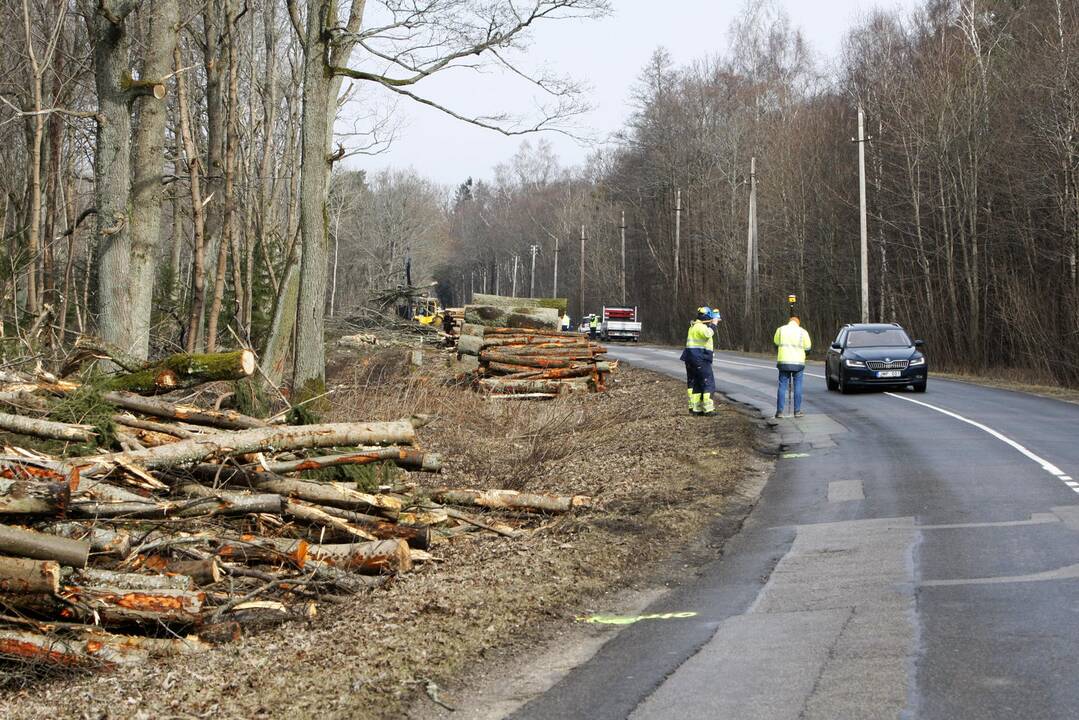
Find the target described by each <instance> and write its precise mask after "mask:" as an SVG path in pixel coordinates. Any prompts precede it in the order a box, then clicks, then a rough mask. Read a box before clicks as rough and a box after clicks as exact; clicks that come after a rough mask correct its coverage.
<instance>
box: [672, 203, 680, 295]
mask: <svg viewBox="0 0 1079 720" xmlns="http://www.w3.org/2000/svg"><path fill="white" fill-rule="evenodd" d="M681 254H682V191H681V190H676V191H675V194H674V301H675V303H677V302H678V285H679V280H680V279H681V278H680V275H681V270H680V268H679V266H680V259H679V258H680V256H681Z"/></svg>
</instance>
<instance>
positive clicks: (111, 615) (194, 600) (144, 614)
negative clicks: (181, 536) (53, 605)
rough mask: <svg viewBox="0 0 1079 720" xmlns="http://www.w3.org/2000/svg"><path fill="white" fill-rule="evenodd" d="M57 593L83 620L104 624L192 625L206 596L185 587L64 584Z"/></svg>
mask: <svg viewBox="0 0 1079 720" xmlns="http://www.w3.org/2000/svg"><path fill="white" fill-rule="evenodd" d="M60 594H61V595H62V596H63V597H64V598H66V599H67V600H68V601H70V602H71V603H73V604H74V606H75V607H76V608H78V614H80V615H83V616H84V617H86V618H87V619H91V618H92V619H95V620H97V619H100V620H101V622H103V623H105V624H118V625H122V624H128V623H135V624H143V623H163V624H165V625H193V624H195V623H196V622H198V620H199V615H200V614H201V612H202V606H203V604H204V603H205V601H206V595H205V593H202V592H197V591H189V590H132V589H130V588H113V587H98V586H76V585H65V586H64V588H63V590H61V592H60Z"/></svg>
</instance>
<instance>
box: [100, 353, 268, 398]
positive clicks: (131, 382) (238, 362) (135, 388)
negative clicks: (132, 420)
mask: <svg viewBox="0 0 1079 720" xmlns="http://www.w3.org/2000/svg"><path fill="white" fill-rule="evenodd" d="M255 366H256V362H255V354H254V353H253V352H251V351H250V350H236V351H235V352H227V353H211V354H207V355H188V354H186V353H180V354H177V355H170V356H169V357H167V358H165V359H164V360H161V361H158V362H155V363H151V364H149V365H146V366H145V367H142V368H140V369H138V370H136V371H135V372H129V373H125V374H123V375H118V376H116V377H114V378H112V379H110V380H109V382H108V388H109V389H110V390H124V391H127V392H134V393H139V394H141V395H155V394H158V393H163V392H172V391H173V390H182V389H185V388H189V387H194V386H195V385H201V384H202V383H206V382H213V381H217V380H242V379H243V378H246V377H250V376H251V375H252V374H253V373H254V372H255Z"/></svg>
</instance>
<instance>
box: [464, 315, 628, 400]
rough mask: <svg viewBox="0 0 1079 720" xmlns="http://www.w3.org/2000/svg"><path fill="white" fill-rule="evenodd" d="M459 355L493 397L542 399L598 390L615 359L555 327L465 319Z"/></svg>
mask: <svg viewBox="0 0 1079 720" xmlns="http://www.w3.org/2000/svg"><path fill="white" fill-rule="evenodd" d="M457 352H458V357H459V358H460V359H462V360H463V361H464V362H465V363H466V368H468V369H472V370H474V371H475V374H476V386H477V388H478V389H479V390H481V391H483V392H487V393H490V394H491V396H492V397H495V398H498V399H520V400H547V399H551V398H554V397H557V396H558V395H562V394H567V393H574V392H602V391H604V390H605V389H606V385H607V376H608V375H609V374H610V373H611V372H612V371H613V370H614V369H615V368H616V366H617V363H615V362H613V361H610V360H607V359H606V355H605V353H606V352H607V349H606V348H605V347H603V346H602V345H599V344H597V343H593V342H590V341H589V339H588V338H587V337H584V336H582V335H577V334H575V333H563V332H559V331H557V330H546V329H540V330H536V329H523V328H507V327H486V326H483V325H478V324H471V323H470V324H465V326H464V330H463V332H462V335H461V337H460V339H459V340H458V341H457Z"/></svg>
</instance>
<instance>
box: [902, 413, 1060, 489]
mask: <svg viewBox="0 0 1079 720" xmlns="http://www.w3.org/2000/svg"><path fill="white" fill-rule="evenodd" d="M884 394H885V395H887V396H888V397H893V398H896V399H897V400H905V401H906V402H909V403H914V404H915V405H921V406H922V407H926V408H929V409H930V410H934V411H936V412H939V413H941V414H943V415H947V416H948V417H951V418H955V419H956V420H958V421H960V422H965V423H966V424H967V425H972V426H974V427H976V428H978V429H979V430H981V431H983V432H986V433H989V434H990V435H992V436H993V437H995V438H996V439H997V440H1000V441H1001V442H1002V443H1005V444H1007V445H1011V446H1012V447H1013V448H1015V449H1016V450H1018V451H1019V452H1020V453H1022V454H1023V455H1025V456H1026V457H1028V458H1030V459H1031V460H1033V461H1034V462H1036V463H1038V465H1040V466H1041V468H1042V470H1044V471H1045V472H1047V473H1049V474H1050V475H1052V476H1054V477H1055V478H1057V479H1058V480H1061V481H1062V482H1064V483H1065V484H1068V481H1067V480H1065V479H1064V478H1067V477H1069V476H1068V475H1066V474H1065V473H1064V471H1063V470H1061V469H1060V468H1058V467H1057V466H1056V465H1054V464H1053V463H1051V462H1049V461H1048V460H1046V459H1045V458H1043V457H1041V456H1040V455H1036V454H1035V453H1033V452H1031V451H1030V450H1028V449H1027V448H1025V447H1023V446H1022V445H1020V444H1019V443H1017V442H1016V441H1015V440H1012V439H1011V438H1010V437H1008V436H1007V435H1004V434H1002V433H999V432H997V431H996V430H994V429H993V428H991V427H989V426H988V425H983V424H981V423H980V422H978V421H977V420H971V419H970V418H965V417H963V416H962V415H960V414H959V413H954V412H952V411H951V410H945V409H944V408H942V407H937V406H936V405H930V404H929V403H927V402H922V401H921V400H915V399H914V398H909V397H904V396H902V395H896V394H895V393H891V392H886V393H884ZM1072 490H1075V491H1076V492H1079V488H1072Z"/></svg>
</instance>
